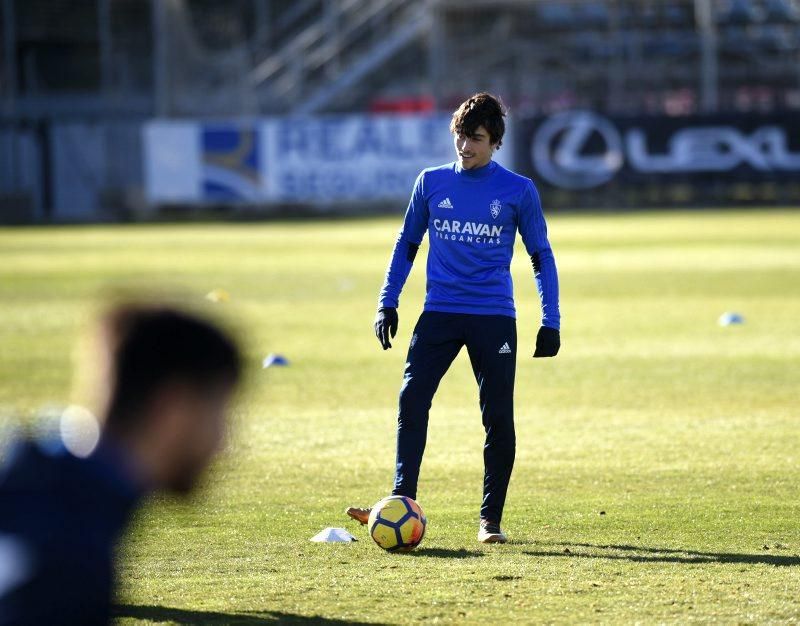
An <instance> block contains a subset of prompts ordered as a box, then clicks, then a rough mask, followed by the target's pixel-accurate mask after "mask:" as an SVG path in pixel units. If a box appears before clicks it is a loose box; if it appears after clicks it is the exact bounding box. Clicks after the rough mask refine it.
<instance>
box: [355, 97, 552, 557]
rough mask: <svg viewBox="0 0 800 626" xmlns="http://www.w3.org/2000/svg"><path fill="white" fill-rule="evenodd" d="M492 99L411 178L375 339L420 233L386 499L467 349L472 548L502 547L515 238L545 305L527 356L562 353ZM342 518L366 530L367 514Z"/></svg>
mask: <svg viewBox="0 0 800 626" xmlns="http://www.w3.org/2000/svg"><path fill="white" fill-rule="evenodd" d="M505 114H506V113H505V109H504V107H503V105H502V103H501V102H500V100H499V99H498V98H497V97H495V96H493V95H491V94H489V93H479V94H476V95H474V96H472V97H471V98H469V99H468V100H466V101H465V102H463V103H462V104H461V106H459V107H458V109H457V110H456V111H455V113H454V114H453V118H452V121H451V123H450V131H451V132H452V133H453V137H454V145H455V150H456V156H457V159H456V161H455V162H453V163H448V164H447V165H442V166H440V167H433V168H430V169H426V170H423V171H422V173H421V174H420V175H419V177H418V178H417V181H416V183H415V185H414V190H413V192H412V194H411V201H410V203H409V205H408V210H407V211H406V215H405V220H404V222H403V227H402V229H401V230H400V233H399V235H398V237H397V241H396V243H395V246H394V251H393V253H392V258H391V261H390V263H389V268H388V270H387V272H386V279H385V281H384V283H383V287H382V289H381V291H380V296H379V298H378V313H377V317H376V319H375V334H376V335H377V337H378V340H379V341H380V343H381V345H382V346H383V349H384V350H386V349H388V348H391V347H392V344H391V338H393V337H394V336H395V334H396V333H397V325H398V316H397V307H398V304H399V299H400V292H401V291H402V289H403V285H404V284H405V282H406V279H407V278H408V274H409V272H410V271H411V266H412V264H413V262H414V259H415V257H416V254H417V251H418V249H419V246H420V243H421V242H422V238H423V235H424V234H425V232H426V231H427V232H428V238H429V240H430V251H429V252H428V263H427V294H426V298H425V307H424V310H423V312H422V315H421V316H420V318H419V320H418V321H417V325H416V326H415V327H414V332H413V334H412V336H411V343H410V346H409V349H408V356H407V358H406V366H405V374H404V376H403V384H402V388H401V390H400V406H399V415H398V420H397V465H396V471H395V480H394V489H393V491H392V494H393V495H403V496H408V497H410V498H416V495H417V480H418V477H419V471H420V464H421V462H422V455H423V452H424V450H425V441H426V435H427V429H428V412H429V410H430V407H431V402H432V399H433V396H434V394H435V393H436V389H437V387H438V386H439V382H440V381H441V379H442V377H443V376H444V374H445V372H447V369H448V368H449V367H450V364H451V363H452V362H453V360H454V359H455V357H456V355H457V354H458V353H459V351H460V350H461V348H462V347H463V346H466V347H467V352H468V353H469V358H470V362H471V364H472V370H473V372H474V375H475V380H476V381H477V383H478V389H479V399H480V408H481V415H482V419H483V426H484V429H485V431H486V442H485V445H484V453H483V456H484V466H485V467H484V471H485V473H484V481H483V503H482V506H481V510H480V526H479V530H478V541H480V542H483V543H505V542H506V541H507V537H506V535H505V533H504V532H503V531H502V530H501V528H500V523H501V521H502V517H503V507H504V504H505V499H506V492H507V489H508V483H509V480H510V478H511V470H512V468H513V465H514V454H515V443H516V439H515V434H514V376H515V371H516V354H517V330H516V311H515V308H514V298H513V293H512V284H511V272H510V269H509V266H510V263H511V256H512V253H513V249H514V239H515V237H516V233H517V230H519V232H520V235H521V236H522V241H523V242H524V244H525V248H526V250H527V252H528V254H529V255H530V257H531V262H532V263H533V273H534V277H535V280H536V285H537V289H538V292H539V296H540V298H541V304H542V325H541V328H540V329H539V332H538V335H537V337H536V349H535V352H534V354H533V356H534V357H536V358H539V357H552V356H555V355H556V354H557V353H558V350H559V347H560V345H561V339H560V334H559V329H560V321H561V320H560V314H559V306H558V275H557V273H556V264H555V260H554V258H553V252H552V250H551V248H550V243H549V242H548V239H547V227H546V225H545V220H544V216H543V214H542V207H541V204H540V202H539V194H538V192H537V191H536V187H535V186H534V185H533V183H532V182H531V180H529V179H528V178H525V177H523V176H519V175H517V174H515V173H514V172H511V171H509V170H508V169H506V168H504V167H502V166H501V165H499V164H498V163H496V162H495V161H493V160H492V155H493V153H494V151H495V150H497V149H498V148H500V146H501V145H502V142H503V133H504V132H505V123H504V120H503V118H504V116H505ZM346 512H347V514H348V515H349V516H350V517H352V518H353V519H356V520H357V521H359V522H361V523H362V524H364V523H366V522H367V519H368V517H369V513H370V509H363V508H355V507H351V508H349V509H347V511H346Z"/></svg>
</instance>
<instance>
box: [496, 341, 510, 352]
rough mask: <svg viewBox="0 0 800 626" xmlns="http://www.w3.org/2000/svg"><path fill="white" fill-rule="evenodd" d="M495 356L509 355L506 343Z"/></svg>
mask: <svg viewBox="0 0 800 626" xmlns="http://www.w3.org/2000/svg"><path fill="white" fill-rule="evenodd" d="M497 354H511V348H510V347H509V345H508V342H507V341H506V342H505V343H504V344H503V347H502V348H500V351H499V352H498V353H497Z"/></svg>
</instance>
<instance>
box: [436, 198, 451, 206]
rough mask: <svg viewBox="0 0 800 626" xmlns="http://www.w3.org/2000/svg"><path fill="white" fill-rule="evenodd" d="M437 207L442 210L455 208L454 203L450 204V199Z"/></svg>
mask: <svg viewBox="0 0 800 626" xmlns="http://www.w3.org/2000/svg"><path fill="white" fill-rule="evenodd" d="M437 206H438V207H439V208H440V209H452V208H453V203H452V202H450V198H445V199H444V200H442V201H441V202H440V203H439V204H438V205H437Z"/></svg>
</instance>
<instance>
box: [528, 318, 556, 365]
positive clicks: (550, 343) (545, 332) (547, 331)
mask: <svg viewBox="0 0 800 626" xmlns="http://www.w3.org/2000/svg"><path fill="white" fill-rule="evenodd" d="M560 347H561V333H559V332H558V331H557V330H556V329H555V328H550V327H548V326H542V327H541V328H540V329H539V333H538V334H537V335H536V352H534V353H533V358H534V359H538V358H541V357H547V356H555V355H557V354H558V349H559V348H560Z"/></svg>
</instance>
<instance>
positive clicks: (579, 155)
mask: <svg viewBox="0 0 800 626" xmlns="http://www.w3.org/2000/svg"><path fill="white" fill-rule="evenodd" d="M648 144H649V142H648V137H647V134H646V132H645V131H644V130H643V129H641V128H636V127H632V128H629V129H627V130H625V131H624V132H621V131H619V130H618V129H617V128H616V126H614V125H613V124H612V123H611V121H610V120H608V119H606V118H605V117H602V116H600V115H597V114H596V113H592V112H590V111H567V112H565V113H558V114H556V115H553V116H552V117H549V118H548V119H547V120H545V121H544V123H543V124H542V125H541V126H540V127H539V129H538V130H537V131H536V135H535V136H534V138H533V143H532V145H531V157H532V158H533V165H534V167H535V168H536V170H537V171H538V172H539V174H540V175H541V176H542V178H544V179H545V180H547V181H548V182H549V183H551V184H553V185H555V186H557V187H562V188H566V189H589V188H592V187H598V186H600V185H602V184H604V183H607V182H608V181H610V180H611V179H612V178H614V176H615V175H616V174H617V172H618V171H619V170H620V169H621V168H622V166H623V165H624V164H625V163H626V162H627V166H628V167H629V168H630V169H631V170H632V171H634V172H637V173H640V174H678V173H699V172H728V171H731V170H733V169H736V168H738V167H741V166H747V167H749V168H751V169H753V170H756V171H760V172H780V171H784V172H786V171H790V172H795V171H800V153H798V152H792V151H791V150H790V148H789V141H788V137H787V132H786V130H785V129H784V128H781V127H780V126H774V125H765V126H760V127H758V128H756V129H754V130H753V131H752V132H749V133H748V132H745V131H742V130H740V129H738V128H736V127H734V126H722V125H697V124H695V125H692V124H691V122H687V124H686V127H685V128H680V129H678V130H676V131H675V132H673V133H672V134H671V135H670V136H669V138H668V140H667V142H666V146H665V147H664V148H663V149H659V150H658V151H657V152H656V151H651V147H650V146H649V145H648Z"/></svg>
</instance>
